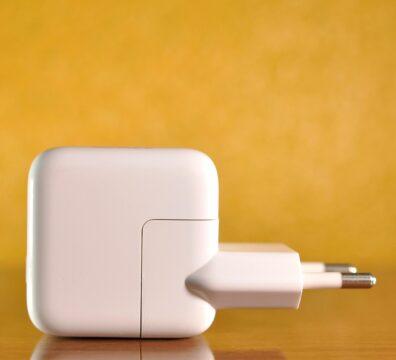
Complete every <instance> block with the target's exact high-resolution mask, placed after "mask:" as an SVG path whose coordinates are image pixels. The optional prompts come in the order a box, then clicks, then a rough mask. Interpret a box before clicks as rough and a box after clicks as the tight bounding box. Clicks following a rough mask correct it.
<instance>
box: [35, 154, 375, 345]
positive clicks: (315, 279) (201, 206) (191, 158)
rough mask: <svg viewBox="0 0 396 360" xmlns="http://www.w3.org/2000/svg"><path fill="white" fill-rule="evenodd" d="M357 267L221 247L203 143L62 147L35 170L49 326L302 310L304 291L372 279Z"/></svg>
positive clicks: (115, 327)
mask: <svg viewBox="0 0 396 360" xmlns="http://www.w3.org/2000/svg"><path fill="white" fill-rule="evenodd" d="M329 270H330V271H329ZM343 271H345V273H342V272H343ZM353 271H354V268H353V267H351V266H348V265H337V266H335V267H334V265H333V266H327V267H326V265H325V264H323V263H301V262H300V258H299V255H298V253H296V252H294V251H292V250H291V249H289V248H287V247H286V246H284V245H276V244H275V245H274V244H266V245H254V244H250V245H248V244H246V245H238V244H234V245H231V244H228V245H225V246H224V248H221V249H220V250H219V246H218V179H217V172H216V168H215V166H214V164H213V163H212V161H211V160H210V159H209V158H208V157H207V156H206V155H204V154H202V153H200V152H198V151H194V150H188V149H134V148H59V149H54V150H49V151H47V152H45V153H43V154H42V155H40V156H39V157H38V158H37V159H36V160H35V161H34V163H33V165H32V167H31V170H30V174H29V196H28V255H27V297H28V310H29V314H30V317H31V319H32V321H33V323H34V324H35V325H36V326H37V327H38V328H39V329H41V330H42V331H44V332H46V333H50V334H55V335H61V336H111V337H188V336H192V335H196V334H199V333H201V332H203V331H205V330H206V329H207V328H208V327H209V326H210V324H211V323H212V321H213V319H214V315H215V308H216V309H218V308H223V307H292V308H297V307H298V305H299V302H300V298H301V294H302V290H303V289H306V288H323V287H324V288H326V287H327V288H339V287H371V286H372V285H373V284H374V282H375V278H374V277H373V276H372V275H370V274H357V273H353Z"/></svg>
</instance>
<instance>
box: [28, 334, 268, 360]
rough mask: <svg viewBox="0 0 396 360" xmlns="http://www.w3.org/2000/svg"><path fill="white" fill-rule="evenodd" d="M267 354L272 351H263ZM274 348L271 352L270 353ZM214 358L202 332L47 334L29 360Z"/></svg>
mask: <svg viewBox="0 0 396 360" xmlns="http://www.w3.org/2000/svg"><path fill="white" fill-rule="evenodd" d="M262 353H263V354H264V355H265V354H268V353H269V352H262ZM271 353H273V352H270V354H271ZM51 359H67V360H114V359H117V360H186V359H192V360H214V359H215V357H214V355H213V353H212V351H211V349H210V347H209V345H208V344H207V343H206V341H205V339H204V338H203V337H202V336H196V337H193V338H189V339H177V340H173V341H163V340H158V339H157V340H140V339H139V340H131V339H107V340H104V339H73V338H57V337H53V336H46V335H44V336H43V338H42V339H41V340H40V341H39V343H38V344H37V345H36V347H35V349H34V351H33V354H32V356H31V358H30V360H51Z"/></svg>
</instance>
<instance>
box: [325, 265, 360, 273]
mask: <svg viewBox="0 0 396 360" xmlns="http://www.w3.org/2000/svg"><path fill="white" fill-rule="evenodd" d="M324 267H325V271H326V272H341V273H350V274H355V273H357V268H356V266H354V265H352V264H343V263H340V264H338V263H325V264H324Z"/></svg>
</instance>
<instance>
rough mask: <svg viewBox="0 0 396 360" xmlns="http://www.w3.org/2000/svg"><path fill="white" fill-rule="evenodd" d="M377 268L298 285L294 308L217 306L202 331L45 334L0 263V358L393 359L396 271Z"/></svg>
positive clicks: (19, 274)
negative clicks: (357, 285)
mask: <svg viewBox="0 0 396 360" xmlns="http://www.w3.org/2000/svg"><path fill="white" fill-rule="evenodd" d="M374 270H375V269H373V272H374ZM376 275H377V278H378V284H377V286H376V287H375V288H373V289H371V290H333V291H331V290H326V291H311V292H305V293H304V295H303V299H302V303H301V307H300V309H299V310H298V311H296V310H268V309H267V310H224V311H220V312H219V313H218V314H217V317H216V320H215V322H214V324H213V326H212V327H211V328H210V330H208V331H207V332H206V333H205V334H204V335H203V336H201V337H197V338H193V339H187V340H162V341H158V340H157V341H154V340H148V341H138V340H125V339H124V340H122V339H107V340H106V339H104V340H100V339H85V340H84V339H58V338H54V337H48V336H44V335H43V334H41V333H40V332H39V331H37V330H36V329H35V328H34V327H33V325H32V324H31V323H30V321H29V319H28V316H27V313H26V306H25V282H24V270H23V269H0V359H30V358H31V359H83V360H84V359H91V360H92V359H93V360H95V359H98V360H99V359H100V360H103V359H146V360H147V359H149V360H151V359H162V360H166V359H195V360H198V359H199V360H201V359H202V360H203V359H205V360H206V359H216V360H219V359H251V360H253V359H327V358H328V359H396V336H395V334H396V331H395V325H396V317H395V315H396V310H395V306H396V299H395V290H396V282H395V280H394V279H395V275H396V272H392V271H382V272H381V271H379V272H378V271H377V272H376Z"/></svg>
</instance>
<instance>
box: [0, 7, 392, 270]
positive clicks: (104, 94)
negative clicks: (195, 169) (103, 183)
mask: <svg viewBox="0 0 396 360" xmlns="http://www.w3.org/2000/svg"><path fill="white" fill-rule="evenodd" d="M395 49H396V2H395V1H196V2H189V1H158V2H151V1H148V2H147V1H144V2H143V1H142V2H132V1H107V2H104V1H81V2H78V1H2V2H1V3H0V121H1V124H0V244H1V245H0V265H5V266H7V265H10V266H12V265H22V264H23V263H24V257H25V239H26V179H27V172H28V168H29V165H30V163H31V161H32V159H33V158H34V156H35V155H37V154H38V153H40V152H41V151H43V150H45V149H47V148H49V147H54V146H64V145H104V146H176V147H192V148H197V149H200V150H202V151H204V152H206V153H207V154H208V155H210V156H211V157H212V159H213V160H214V161H215V163H216V165H217V168H218V172H219V176H220V186H221V192H220V196H221V199H220V200H221V201H220V205H221V209H220V216H221V240H222V241H251V242H256V241H257V242H261V241H280V242H286V243H288V244H289V245H291V246H292V247H294V248H295V249H297V250H299V251H300V252H301V255H302V257H303V258H304V259H309V260H330V261H335V260H340V261H355V262H356V263H357V264H358V265H361V267H362V268H363V269H366V268H368V267H370V269H369V270H372V271H373V272H375V269H376V268H377V267H380V266H382V267H392V266H393V265H394V260H395V253H396V247H395V241H394V239H395V237H396V110H395V107H396V70H395V69H396V50H395Z"/></svg>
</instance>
